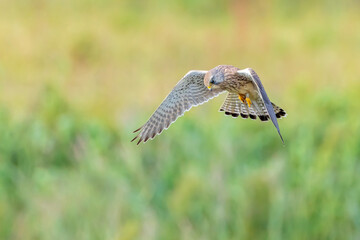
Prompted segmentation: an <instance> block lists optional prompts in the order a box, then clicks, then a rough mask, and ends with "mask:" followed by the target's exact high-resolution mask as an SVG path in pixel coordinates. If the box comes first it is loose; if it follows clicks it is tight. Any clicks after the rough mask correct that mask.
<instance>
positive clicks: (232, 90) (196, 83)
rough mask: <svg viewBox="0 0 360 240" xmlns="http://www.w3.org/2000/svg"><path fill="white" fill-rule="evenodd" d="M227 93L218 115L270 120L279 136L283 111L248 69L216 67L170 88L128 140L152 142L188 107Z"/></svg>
mask: <svg viewBox="0 0 360 240" xmlns="http://www.w3.org/2000/svg"><path fill="white" fill-rule="evenodd" d="M225 91H227V92H228V94H227V97H226V99H225V101H224V103H223V105H222V106H221V108H220V111H223V112H225V114H226V115H231V116H232V117H235V118H236V117H238V116H241V117H242V118H248V117H250V118H251V119H256V117H259V119H260V120H261V121H268V120H269V119H271V121H272V122H273V124H274V126H275V127H276V129H277V132H278V133H279V136H280V138H281V141H282V142H283V143H284V140H283V138H282V136H281V133H280V129H279V125H278V122H277V118H281V117H284V116H286V113H285V111H284V110H283V109H282V108H280V107H278V106H277V105H275V104H274V103H272V102H270V99H269V97H268V96H267V94H266V92H265V89H264V87H263V85H262V83H261V81H260V79H259V77H258V75H257V74H256V72H255V71H254V70H253V69H251V68H246V69H243V70H240V69H239V68H237V67H234V66H231V65H220V66H217V67H215V68H213V69H211V70H209V71H199V70H192V71H190V72H188V73H187V74H186V75H185V76H184V77H183V78H182V79H181V80H180V81H179V82H178V83H177V84H176V86H175V87H174V89H173V90H172V91H171V92H170V94H169V95H168V96H167V97H166V98H165V100H164V101H163V102H162V103H161V104H160V106H159V107H158V109H156V111H155V112H154V113H153V114H152V115H151V117H150V118H149V120H148V121H147V122H146V123H145V124H144V125H143V126H142V127H140V128H138V129H137V130H135V131H134V133H135V132H139V133H138V134H137V136H136V137H135V138H134V139H133V140H131V141H134V140H135V139H137V138H139V141H138V142H137V144H139V143H141V142H142V141H143V142H146V141H147V140H149V139H153V138H154V137H155V136H156V135H157V134H160V133H161V132H162V131H163V130H164V129H167V128H168V127H169V126H170V124H171V123H173V122H174V121H175V120H176V119H177V118H178V117H180V116H182V115H183V114H184V113H185V112H186V111H189V110H190V109H191V107H193V106H197V105H200V104H203V103H205V102H207V101H208V100H210V99H212V98H214V97H216V96H218V95H219V94H220V93H222V92H225Z"/></svg>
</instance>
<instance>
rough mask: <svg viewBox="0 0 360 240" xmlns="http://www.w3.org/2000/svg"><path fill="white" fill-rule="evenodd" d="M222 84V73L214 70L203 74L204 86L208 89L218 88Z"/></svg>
mask: <svg viewBox="0 0 360 240" xmlns="http://www.w3.org/2000/svg"><path fill="white" fill-rule="evenodd" d="M223 82H224V73H223V72H221V71H218V70H216V69H212V70H210V71H208V72H207V73H206V74H205V77H204V84H205V86H206V87H207V88H208V89H209V90H212V89H217V88H220V86H219V85H220V84H221V83H223Z"/></svg>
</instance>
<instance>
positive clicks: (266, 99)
mask: <svg viewBox="0 0 360 240" xmlns="http://www.w3.org/2000/svg"><path fill="white" fill-rule="evenodd" d="M248 70H249V73H250V76H251V78H252V80H253V82H254V83H255V85H256V87H257V88H258V91H259V94H260V97H261V98H262V100H263V102H264V104H265V107H266V110H267V112H268V113H269V115H270V119H271V121H272V122H273V124H274V126H275V127H276V129H277V132H278V133H279V136H280V138H281V141H282V142H283V143H284V140H283V137H282V136H281V133H280V128H279V124H278V122H277V119H276V114H275V112H274V108H273V105H272V103H271V101H270V99H269V97H268V96H267V94H266V91H265V88H264V86H263V85H262V83H261V81H260V78H259V76H258V75H257V74H256V72H255V71H254V70H253V69H251V68H248ZM240 71H241V70H240ZM238 72H239V71H238Z"/></svg>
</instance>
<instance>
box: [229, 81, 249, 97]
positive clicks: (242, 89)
mask: <svg viewBox="0 0 360 240" xmlns="http://www.w3.org/2000/svg"><path fill="white" fill-rule="evenodd" d="M227 90H228V91H229V92H233V93H237V94H239V95H246V94H248V93H249V94H250V93H252V92H253V91H254V85H253V84H252V82H245V83H242V84H237V85H236V86H232V87H231V88H229V89H227Z"/></svg>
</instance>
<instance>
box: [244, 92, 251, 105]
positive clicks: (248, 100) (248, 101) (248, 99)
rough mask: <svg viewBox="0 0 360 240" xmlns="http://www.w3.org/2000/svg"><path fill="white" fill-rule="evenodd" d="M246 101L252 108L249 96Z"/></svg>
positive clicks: (247, 95)
mask: <svg viewBox="0 0 360 240" xmlns="http://www.w3.org/2000/svg"><path fill="white" fill-rule="evenodd" d="M245 101H246V102H247V104H248V106H249V107H250V106H251V100H250V98H249V94H246V98H245Z"/></svg>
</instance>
